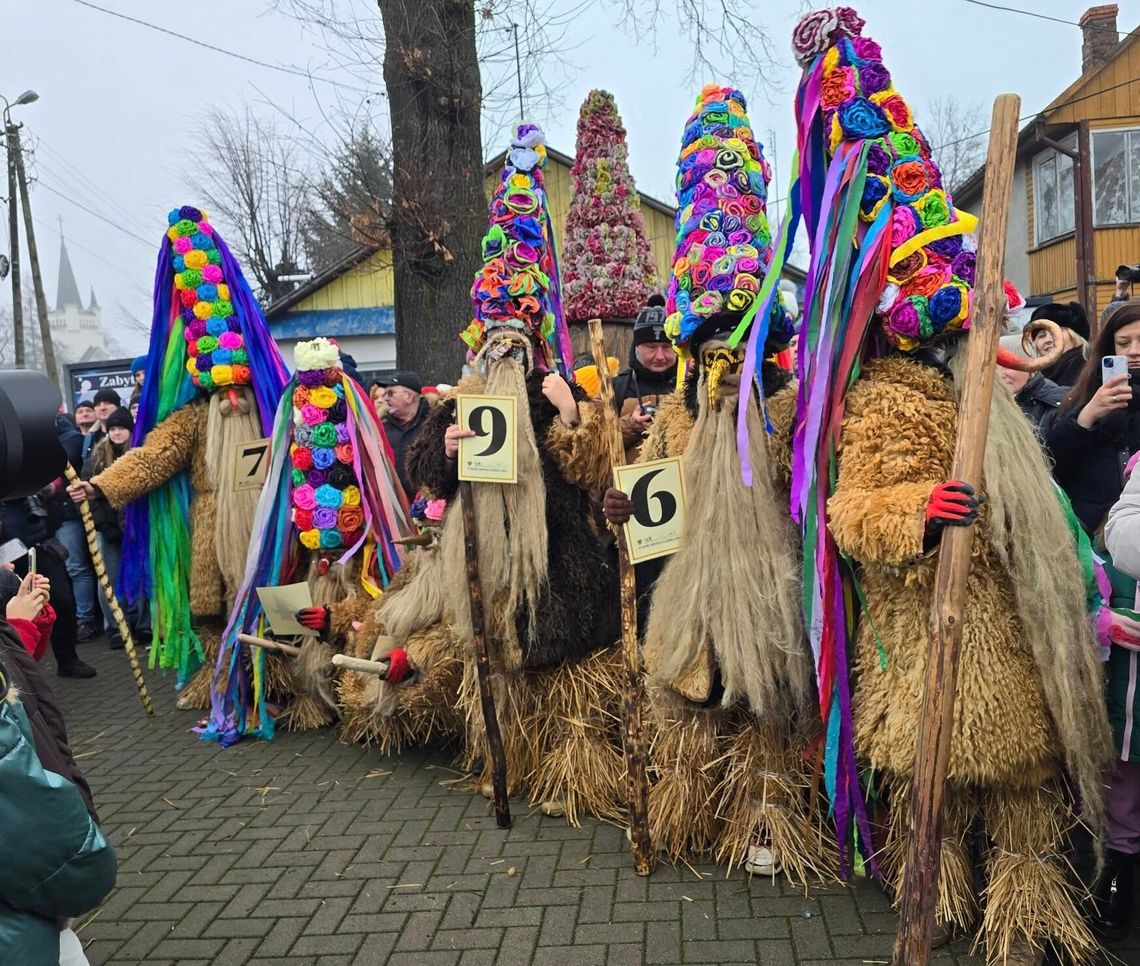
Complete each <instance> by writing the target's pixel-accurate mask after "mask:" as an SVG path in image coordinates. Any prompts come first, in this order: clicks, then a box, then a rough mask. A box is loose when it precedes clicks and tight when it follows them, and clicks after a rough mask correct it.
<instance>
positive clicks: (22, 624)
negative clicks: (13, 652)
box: [0, 564, 55, 661]
mask: <svg viewBox="0 0 1140 966" xmlns="http://www.w3.org/2000/svg"><path fill="white" fill-rule="evenodd" d="M10 567H11V564H5V565H3V566H0V609H2V610H3V611H4V614H5V616H6V617H7V618H8V623H9V624H11V625H12V629H13V630H14V631H15V632H16V633H17V634H19V635H20V639H21V640H22V641H23V643H24V650H26V651H27V652H28V653H29V654H30V655H31V656H32V658H33V659H34V660H36V661H39V660H40V659H41V658H42V657H43V656H44V655H45V654H46V653H47V649H48V647H50V646H51V632H52V629H53V628H54V627H55V609H54V608H53V607H52V606H51V603H50V601H51V581H49V580H48V579H47V577H45V576H43V574H37V575H36V576H35V577H31V576H28V577H25V578H24V579H23V580H21V579H20V578H19V577H17V576H16V574H15V572H14V571H13V570H11V569H10Z"/></svg>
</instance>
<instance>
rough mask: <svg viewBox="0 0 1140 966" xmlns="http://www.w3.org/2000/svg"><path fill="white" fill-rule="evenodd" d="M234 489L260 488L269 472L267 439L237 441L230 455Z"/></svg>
mask: <svg viewBox="0 0 1140 966" xmlns="http://www.w3.org/2000/svg"><path fill="white" fill-rule="evenodd" d="M231 461H232V464H233V474H234V477H233V479H234V489H235V490H260V489H261V488H262V487H263V486H264V485H265V477H266V476H267V475H268V474H269V440H268V439H249V440H246V441H245V442H243V443H238V444H236V445H235V446H234V448H233V453H232V456H231Z"/></svg>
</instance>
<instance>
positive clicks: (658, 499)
mask: <svg viewBox="0 0 1140 966" xmlns="http://www.w3.org/2000/svg"><path fill="white" fill-rule="evenodd" d="M614 485H615V486H616V487H617V488H618V489H619V490H621V491H622V492H623V493H626V494H628V495H629V499H630V502H631V503H632V504H633V515H632V516H631V517H630V518H629V520H628V521H627V522H626V524H625V544H626V550H627V551H628V553H629V562H630V563H641V562H642V561H645V560H652V559H654V558H655V557H667V556H668V555H669V554H671V553H676V552H677V551H678V550H680V549H681V543H682V540H683V538H684V534H685V479H684V476H683V475H682V473H681V461H680V460H679V459H677V458H673V459H667V460H652V461H650V462H648V463H634V464H633V465H631V466H615V467H614Z"/></svg>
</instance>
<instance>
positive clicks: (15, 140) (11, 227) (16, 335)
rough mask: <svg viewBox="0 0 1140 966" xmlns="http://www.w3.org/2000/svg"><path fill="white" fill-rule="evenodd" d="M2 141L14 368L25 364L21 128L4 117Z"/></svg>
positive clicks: (20, 367)
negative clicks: (5, 164) (19, 193)
mask: <svg viewBox="0 0 1140 966" xmlns="http://www.w3.org/2000/svg"><path fill="white" fill-rule="evenodd" d="M5 120H6V121H7V123H6V124H5V125H4V144H5V146H6V147H7V149H8V244H9V245H10V246H11V254H10V255H9V258H10V260H11V262H12V329H13V332H12V345H13V346H14V347H15V350H16V368H17V369H22V368H24V302H23V293H22V291H21V285H20V227H19V221H18V218H19V216H18V215H17V214H16V206H17V205H18V204H19V200H18V198H17V197H16V157H17V155H19V153H20V128H19V125H17V124H13V123H12V119H11V118H5Z"/></svg>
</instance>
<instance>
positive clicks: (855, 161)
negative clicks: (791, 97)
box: [787, 7, 976, 873]
mask: <svg viewBox="0 0 1140 966" xmlns="http://www.w3.org/2000/svg"><path fill="white" fill-rule="evenodd" d="M863 26H864V21H863V19H862V18H861V17H860V16H859V15H858V14H857V13H856V12H855V11H854V10H852V9H851V8H850V7H836V8H834V9H828V10H818V11H815V12H813V13H810V14H808V15H807V16H805V17H803V18H802V19H801V20H800V22H799V24H797V26H796V28H795V31H794V33H793V38H792V46H793V49H794V51H795V54H796V59H797V60H798V61H799V63H800V65H801V66H802V67H803V70H804V73H803V77H802V79H801V81H800V85H799V89H798V91H797V92H796V115H797V125H798V133H797V147H798V150H799V169H798V171H797V173H796V182H795V183H794V184H793V185H792V187H791V189H790V191H789V197H790V200H791V216H790V219H789V225H788V226H787V230H788V232H790V233H791V234H794V231H795V227H796V223H797V222H798V219H799V217H800V216H801V214H802V217H803V219H804V221H805V222H806V228H807V236H808V238H809V241H810V244H811V264H810V266H809V268H808V278H807V285H806V288H805V292H804V308H803V312H802V315H801V320H800V340H799V374H800V383H799V395H798V398H797V410H796V421H795V427H796V428H795V435H794V439H793V453H792V481H791V510H792V516H793V518H794V519H795V520H796V521H797V522H798V523H799V524H800V526H801V529H802V532H803V535H804V539H803V548H804V564H803V574H804V588H803V591H804V594H803V599H804V625H805V627H807V628H808V629H809V638H810V642H811V647H812V651H813V653H814V655H815V659H816V671H817V681H818V690H819V698H820V716H821V719H822V724H823V728H824V731H825V732H826V733H827V735H828V738H827V742H826V754H825V757H824V781H825V785H826V787H827V789H828V793H829V795H830V797H831V801H832V807H833V809H834V811H835V824H836V829H837V833H838V835H839V846H840V859H841V862H840V868H841V871H843V872H844V873H846V871H847V870H848V869H849V868H850V863H851V860H852V858H853V852H852V849H851V846H852V844H853V842H856V841H857V842H858V844H859V846H860V849H861V851H862V852H863V854H864V855H865V856H867V858H868V861H869V863H870V865H871V867H872V870H874V868H875V858H874V845H873V841H872V829H871V825H870V821H869V817H868V813H867V807H866V801H865V799H864V795H863V791H862V785H861V778H860V773H859V762H858V756H857V755H856V752H855V741H854V718H853V713H852V706H851V693H850V684H849V671H850V654H851V653H852V648H853V645H854V633H855V624H854V623H853V615H852V614H851V613H849V609H848V606H847V602H848V601H851V600H856V599H858V596H859V593H860V592H859V590H858V587H857V586H855V585H854V584H853V583H852V580H851V574H850V570H849V568H848V567H847V566H846V565H845V564H844V562H843V560H842V559H841V557H840V554H839V551H838V548H837V547H836V545H835V541H834V540H833V539H832V538H831V534H830V530H829V529H828V522H827V514H826V507H827V502H828V498H829V497H830V495H831V484H832V480H833V479H834V478H835V474H836V473H837V465H836V458H835V453H836V451H837V448H838V446H839V434H840V429H841V427H842V424H843V416H844V407H845V394H846V391H847V389H848V388H849V387H850V386H851V385H852V384H853V383H854V382H855V380H856V379H857V378H858V375H859V372H860V369H861V366H862V365H863V364H864V362H865V361H866V360H867V359H868V358H869V357H871V356H873V355H875V354H877V353H881V352H882V351H884V350H886V349H890V348H891V347H894V348H896V349H899V350H902V351H904V352H909V351H913V350H914V349H916V348H918V347H919V346H920V345H922V344H923V343H925V342H928V341H929V340H931V339H933V338H936V337H938V336H939V335H941V334H943V333H952V332H954V331H955V330H961V329H963V328H965V327H967V326H968V324H969V316H970V306H971V289H972V287H973V281H974V262H975V255H974V248H975V246H974V243H973V241H972V239H971V238H970V237H969V235H968V233H969V232H970V231H972V230H973V228H974V226H975V224H976V219H974V218H973V217H972V216H971V215H968V214H965V213H963V212H959V211H956V210H955V209H954V206H953V203H952V201H951V199H950V195H949V194H948V192H947V191H946V189H945V186H944V185H943V183H942V175H941V172H940V171H939V169H938V165H937V164H936V163H935V162H934V160H933V159H932V157H931V151H930V145H929V144H928V143H927V141H926V138H925V137H924V136H923V134H922V132H921V131H920V130H919V128H918V126H917V125H916V124H915V122H914V116H913V114H912V112H911V109H910V107H909V106H908V104H907V103H906V101H905V100H904V99H903V97H902V95H900V94H899V92H898V91H897V90H895V88H894V86H893V85H892V83H891V75H890V72H889V71H888V70H887V68H886V67H885V66H884V65H883V59H882V52H881V51H880V49H879V45H878V44H877V43H875V41H873V40H871V39H870V38H869V37H865V36H863ZM876 332H881V333H882V334H883V336H884V337H885V341H884V340H879V339H875V338H872V336H873V335H874V334H875V333H876ZM899 418H900V420H903V419H905V418H906V416H905V414H900V417H899ZM882 660H883V661H884V662H885V661H886V654H885V652H884V653H883V654H882ZM883 666H884V667H885V666H886V665H885V663H884V665H883ZM853 832H854V835H853V834H852V833H853Z"/></svg>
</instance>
